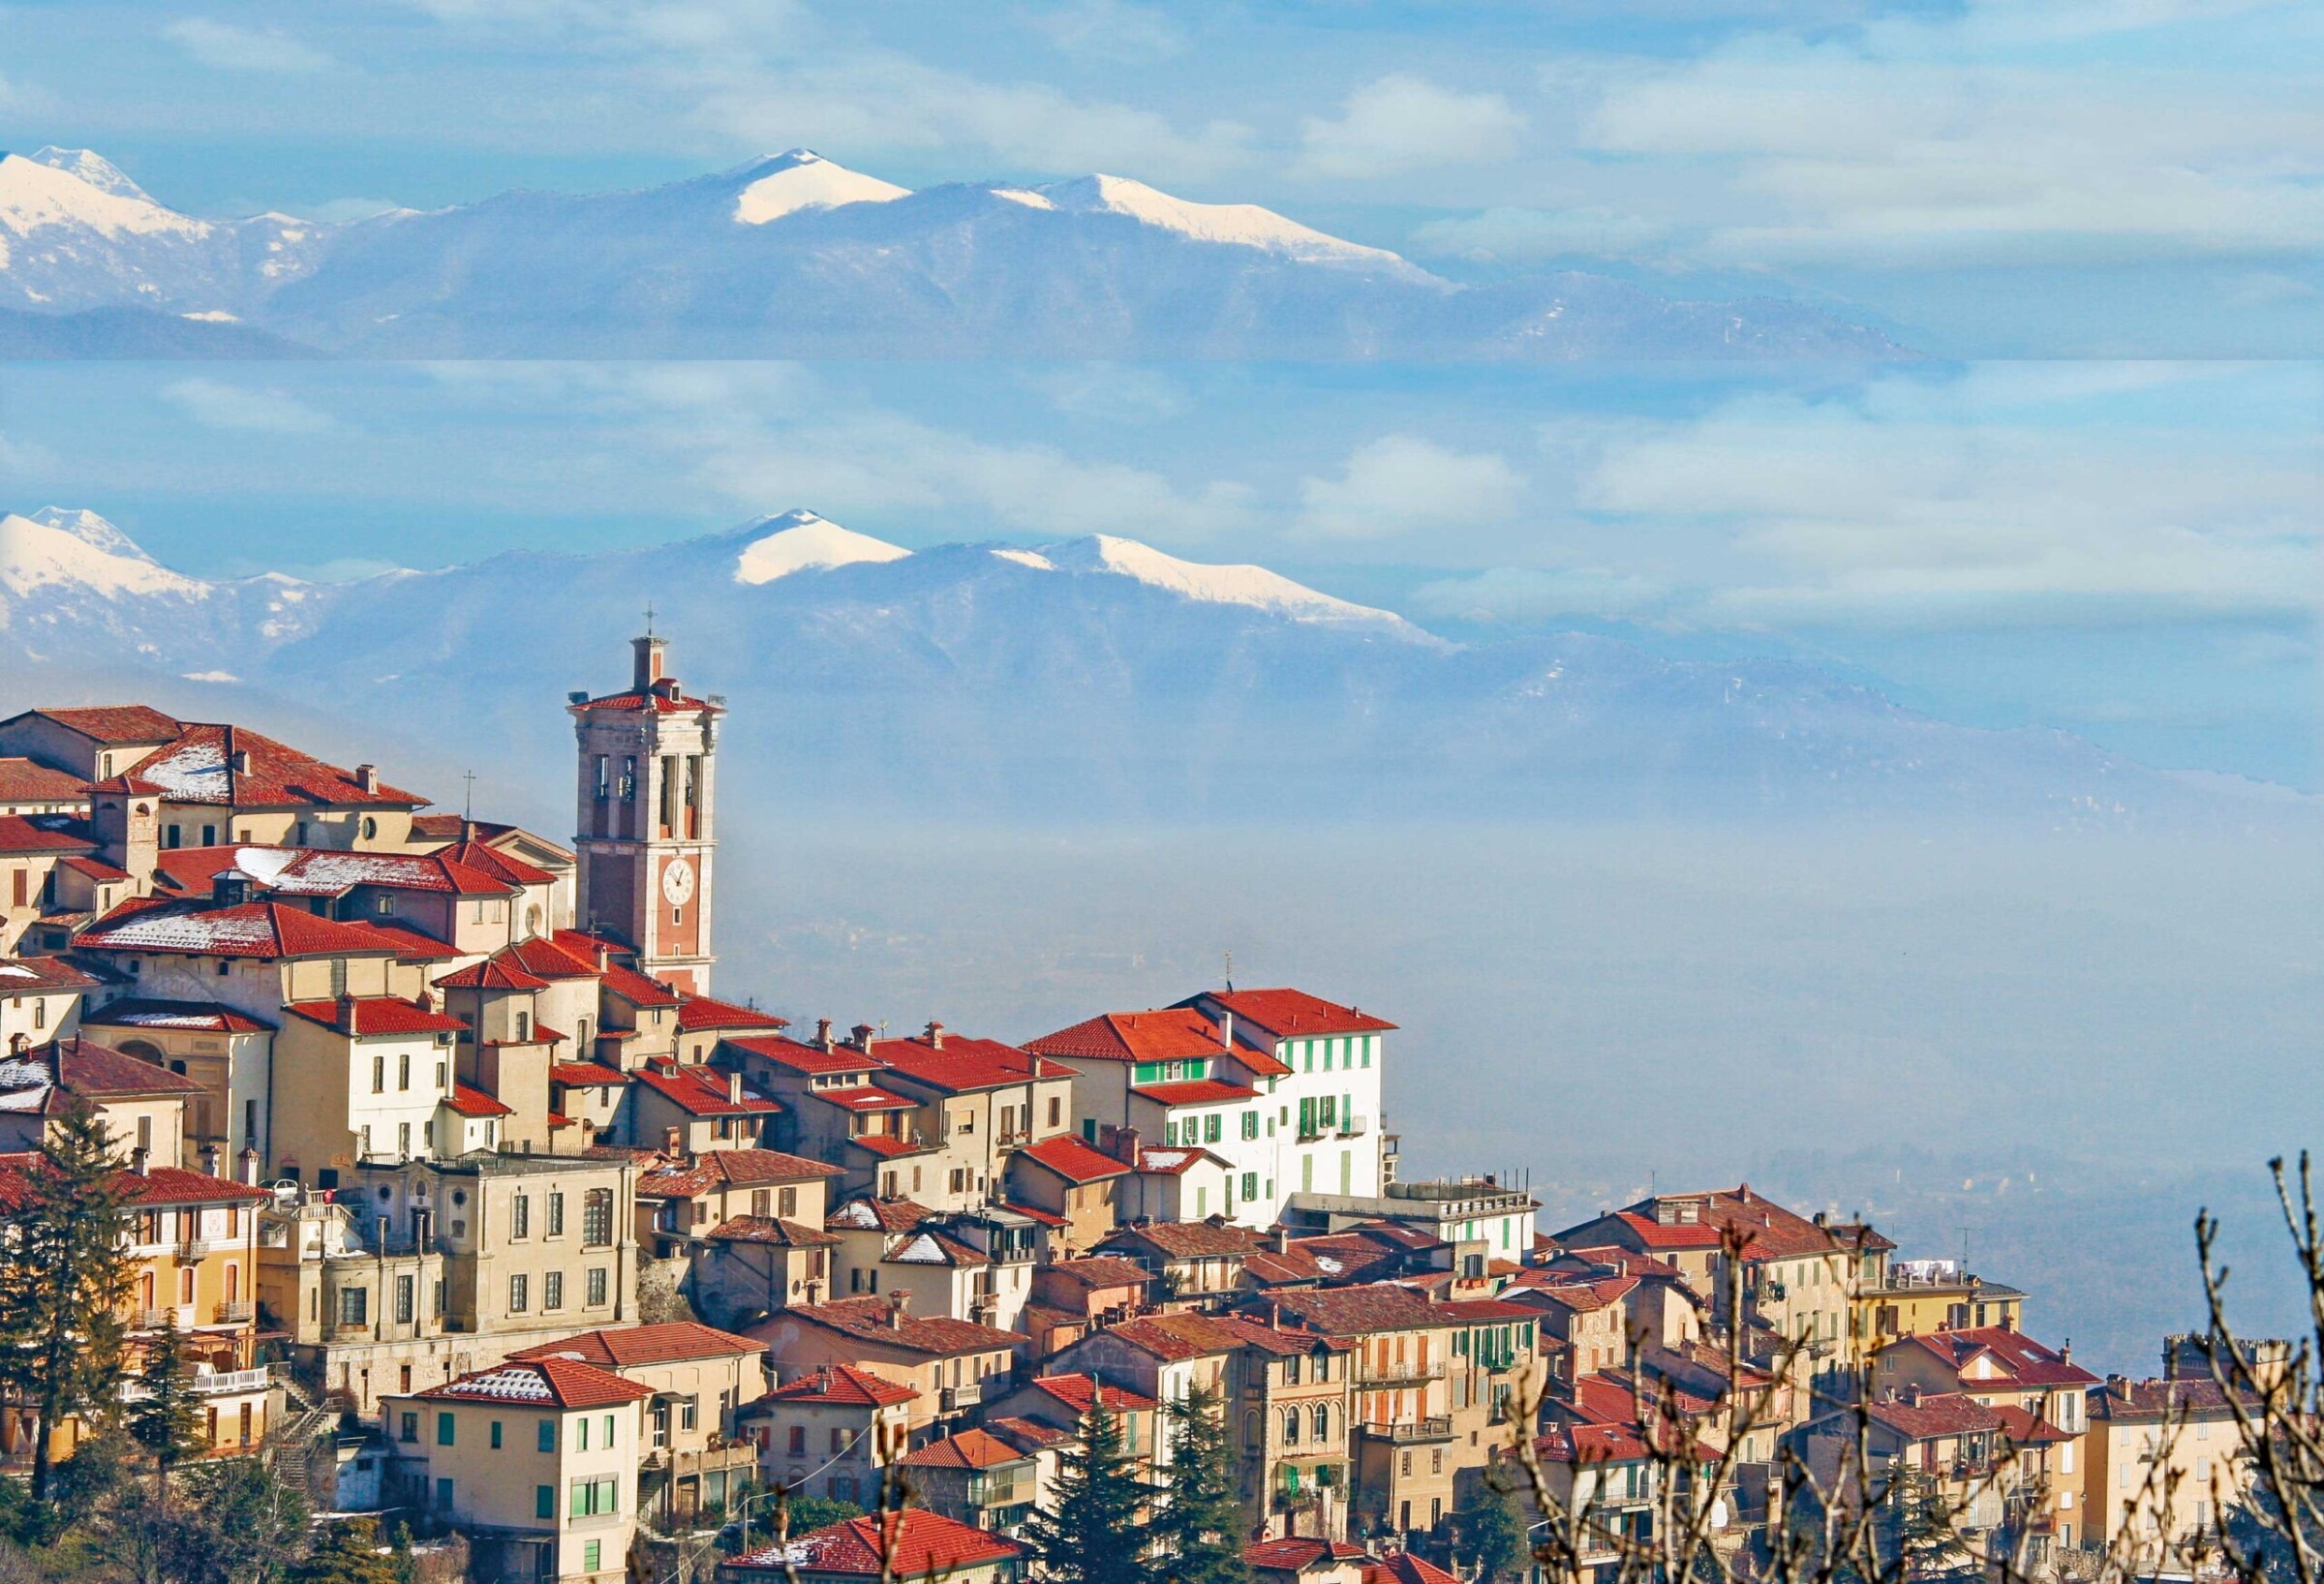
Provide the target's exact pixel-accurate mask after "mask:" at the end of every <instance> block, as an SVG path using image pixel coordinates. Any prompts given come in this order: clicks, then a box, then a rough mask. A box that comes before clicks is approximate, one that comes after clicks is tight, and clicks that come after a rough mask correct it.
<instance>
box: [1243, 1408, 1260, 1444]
mask: <svg viewBox="0 0 2324 1584" xmlns="http://www.w3.org/2000/svg"><path fill="white" fill-rule="evenodd" d="M1260 1434H1261V1432H1260V1429H1259V1410H1257V1409H1256V1408H1254V1409H1252V1410H1251V1411H1250V1412H1249V1413H1247V1414H1245V1415H1243V1416H1242V1440H1243V1445H1244V1446H1246V1447H1249V1448H1250V1449H1251V1450H1252V1451H1257V1450H1258V1449H1259V1440H1260Z"/></svg>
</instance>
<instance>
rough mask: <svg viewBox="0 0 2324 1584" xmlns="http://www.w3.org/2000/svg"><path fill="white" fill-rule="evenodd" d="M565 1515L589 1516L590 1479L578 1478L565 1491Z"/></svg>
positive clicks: (571, 1516) (575, 1516)
mask: <svg viewBox="0 0 2324 1584" xmlns="http://www.w3.org/2000/svg"><path fill="white" fill-rule="evenodd" d="M565 1515H566V1517H568V1518H586V1517H588V1516H589V1481H588V1480H586V1479H576V1480H574V1481H573V1482H572V1485H571V1487H570V1488H568V1489H567V1490H566V1493H565Z"/></svg>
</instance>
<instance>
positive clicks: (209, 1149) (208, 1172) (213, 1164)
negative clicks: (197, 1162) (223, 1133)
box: [201, 1139, 218, 1177]
mask: <svg viewBox="0 0 2324 1584" xmlns="http://www.w3.org/2000/svg"><path fill="white" fill-rule="evenodd" d="M201 1174H202V1175H203V1176H205V1177H214V1176H216V1175H217V1174H218V1141H217V1140H215V1139H205V1140H203V1141H202V1144H201Z"/></svg>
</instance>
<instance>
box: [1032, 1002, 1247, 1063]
mask: <svg viewBox="0 0 2324 1584" xmlns="http://www.w3.org/2000/svg"><path fill="white" fill-rule="evenodd" d="M1024 1049H1025V1050H1027V1051H1032V1052H1034V1053H1035V1054H1037V1055H1043V1056H1076V1057H1079V1058H1081V1059H1082V1060H1085V1061H1177V1060H1182V1059H1184V1058H1185V1057H1188V1056H1223V1055H1235V1054H1237V1052H1235V1051H1231V1050H1229V1049H1228V1047H1227V1046H1226V1045H1225V1044H1224V1043H1223V1042H1222V1041H1221V1040H1220V1039H1219V1037H1218V1025H1217V1024H1216V1023H1214V1022H1212V1021H1211V1020H1209V1019H1208V1018H1207V1017H1205V1016H1204V1015H1203V1014H1202V1013H1200V1012H1198V1011H1196V1010H1195V1009H1194V1008H1193V1007H1162V1008H1159V1009H1157V1010H1154V1011H1149V1012H1103V1013H1100V1014H1098V1015H1097V1016H1096V1017H1094V1018H1090V1019H1087V1020H1084V1021H1082V1022H1078V1023H1075V1024H1074V1025H1073V1026H1072V1027H1070V1028H1060V1029H1058V1030H1057V1031H1056V1032H1055V1033H1054V1034H1044V1035H1042V1036H1041V1037H1040V1038H1039V1039H1037V1040H1027V1041H1025V1042H1024Z"/></svg>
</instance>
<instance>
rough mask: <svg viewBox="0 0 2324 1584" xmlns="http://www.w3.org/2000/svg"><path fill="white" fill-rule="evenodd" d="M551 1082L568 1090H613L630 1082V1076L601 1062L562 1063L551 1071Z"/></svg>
mask: <svg viewBox="0 0 2324 1584" xmlns="http://www.w3.org/2000/svg"><path fill="white" fill-rule="evenodd" d="M549 1081H550V1082H551V1083H562V1084H564V1085H565V1086H566V1088H568V1089H589V1088H611V1087H614V1086H615V1085H617V1084H623V1083H627V1082H628V1081H629V1075H628V1074H627V1073H625V1072H623V1071H622V1070H621V1069H619V1068H617V1067H608V1066H606V1065H605V1064H604V1063H603V1062H601V1061H561V1062H558V1063H557V1064H556V1065H555V1066H553V1067H551V1068H550V1069H549Z"/></svg>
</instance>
